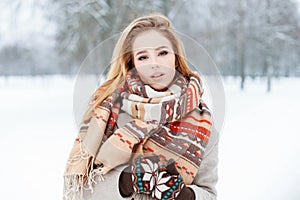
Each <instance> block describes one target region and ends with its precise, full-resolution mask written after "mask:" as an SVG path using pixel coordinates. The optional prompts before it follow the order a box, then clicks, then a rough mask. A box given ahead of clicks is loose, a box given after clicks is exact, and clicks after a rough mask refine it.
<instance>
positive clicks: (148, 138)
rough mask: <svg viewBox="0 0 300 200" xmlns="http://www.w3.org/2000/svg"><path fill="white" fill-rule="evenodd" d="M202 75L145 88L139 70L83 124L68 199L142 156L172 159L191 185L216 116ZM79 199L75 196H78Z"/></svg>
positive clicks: (67, 177)
mask: <svg viewBox="0 0 300 200" xmlns="http://www.w3.org/2000/svg"><path fill="white" fill-rule="evenodd" d="M202 94H203V89H202V83H201V79H200V77H199V76H198V75H197V76H191V77H189V78H188V80H187V79H186V78H185V77H183V76H182V75H181V74H179V73H177V74H176V76H175V79H174V81H173V82H172V84H171V86H170V87H169V88H168V90H167V91H155V90H154V89H152V88H151V87H150V86H148V85H144V84H143V83H142V81H141V80H140V78H139V76H138V75H137V72H136V70H132V71H130V72H128V74H127V75H126V80H125V83H124V84H123V85H122V86H121V87H120V88H118V89H117V90H115V91H114V92H113V93H112V94H111V96H109V97H108V98H106V99H105V100H104V101H103V102H102V103H101V105H99V106H98V107H96V109H95V110H94V112H93V115H92V116H91V117H90V119H88V120H87V121H84V122H83V123H82V124H81V126H80V131H79V136H78V137H77V138H76V140H75V142H74V146H73V148H72V151H71V153H70V156H69V160H68V163H67V167H66V171H65V175H64V181H65V185H64V187H65V188H64V198H65V199H74V197H76V196H77V197H78V196H80V194H81V195H82V188H83V187H86V186H87V187H88V188H89V189H91V190H93V184H94V183H96V177H100V178H102V179H103V175H105V174H106V173H107V172H109V171H110V170H111V169H113V168H115V167H117V166H119V165H121V164H126V163H128V162H130V161H131V160H132V159H133V158H135V157H136V156H138V155H141V154H142V155H153V154H155V155H158V156H159V158H160V161H159V163H158V164H159V165H166V163H167V162H168V160H169V159H174V160H175V161H176V168H177V170H178V172H179V173H180V175H181V176H182V177H183V180H184V182H185V183H186V184H191V183H192V181H193V180H194V178H195V175H196V173H197V171H198V169H199V167H200V164H201V160H202V156H203V154H204V152H205V148H206V145H207V143H208V140H209V136H210V129H211V125H212V124H211V115H210V112H209V110H208V108H207V106H206V104H205V103H204V102H203V101H202V99H201V97H202ZM75 199H76V198H75Z"/></svg>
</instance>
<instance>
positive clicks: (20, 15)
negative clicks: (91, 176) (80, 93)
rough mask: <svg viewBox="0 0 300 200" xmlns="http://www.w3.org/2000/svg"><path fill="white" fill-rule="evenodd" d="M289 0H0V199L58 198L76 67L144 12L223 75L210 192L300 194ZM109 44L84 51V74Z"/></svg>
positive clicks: (298, 50) (296, 43)
mask: <svg viewBox="0 0 300 200" xmlns="http://www.w3.org/2000/svg"><path fill="white" fill-rule="evenodd" d="M299 4H300V3H299V1H296V0H285V1H282V0H231V1H224V0H221V1H220V0H200V1H198V0H190V1H187V0H166V1H163V0H154V1H153V0H152V1H150V0H145V1H137V0H134V1H121V0H116V1H111V0H88V1H80V0H73V1H71V0H63V1H58V0H44V1H37V0H1V1H0V123H1V126H0V135H1V138H2V139H1V141H0V152H1V159H2V161H1V165H0V177H1V180H2V181H1V183H0V188H1V189H0V190H1V199H28V200H37V199H44V200H53V199H62V188H63V179H62V176H63V171H64V167H65V163H66V159H67V156H68V154H69V151H70V148H71V145H72V143H73V139H74V138H75V137H76V134H77V125H76V123H75V120H74V115H73V113H74V111H73V100H74V99H73V96H74V87H75V83H76V80H77V74H78V72H79V68H80V66H81V64H82V63H83V60H84V59H85V57H86V56H87V55H88V53H89V52H90V51H91V50H92V49H93V48H95V47H96V46H97V45H98V44H99V43H100V42H101V41H104V40H105V39H107V38H109V37H111V36H112V35H115V34H118V33H120V32H121V31H122V30H123V28H124V27H125V26H126V25H127V24H128V22H130V21H131V20H132V19H134V18H135V17H138V16H141V15H143V14H147V13H150V12H160V13H162V14H165V15H166V16H168V17H169V18H170V19H171V21H172V23H173V25H174V27H175V28H176V30H178V31H179V32H181V33H184V34H186V35H188V36H190V37H191V38H193V39H194V40H196V41H197V42H198V43H200V44H201V45H202V46H203V47H204V48H205V49H206V50H207V52H208V53H209V54H210V56H211V57H212V59H213V60H214V61H215V63H216V65H217V66H218V68H219V70H220V73H221V75H222V80H223V84H224V85H223V86H224V91H225V95H226V120H225V122H224V127H223V129H222V132H221V137H220V144H219V146H220V149H219V151H220V152H219V156H220V162H219V182H218V185H217V189H218V192H219V198H218V199H219V200H229V199H230V200H240V199H243V200H245V199H246V200H247V199H251V200H252V199H258V200H279V199H287V200H298V199H300V191H299V184H300V171H299V169H300V160H299V155H300V145H299V141H300V136H299V134H300V131H299V126H298V125H299V115H300V106H299V103H300V90H299V89H300V88H299V87H300V78H299V77H300V6H299ZM110 51H111V49H110V50H108V51H105V52H104V54H103V55H99V56H94V57H93V59H92V60H91V63H92V66H93V67H91V68H90V69H89V70H88V73H89V74H97V73H99V63H103V62H104V61H103V59H108V60H109V58H110V55H105V53H107V54H109V52H110ZM191 56H198V55H191ZM86 89H87V90H90V88H86ZM83 90H84V88H83Z"/></svg>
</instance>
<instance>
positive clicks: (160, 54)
mask: <svg viewBox="0 0 300 200" xmlns="http://www.w3.org/2000/svg"><path fill="white" fill-rule="evenodd" d="M168 53H169V52H167V51H161V52H159V54H158V55H159V56H165V55H167V54H168Z"/></svg>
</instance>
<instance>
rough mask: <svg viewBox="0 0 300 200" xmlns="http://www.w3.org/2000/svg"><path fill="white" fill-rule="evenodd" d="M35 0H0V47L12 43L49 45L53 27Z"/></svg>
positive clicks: (40, 4)
mask: <svg viewBox="0 0 300 200" xmlns="http://www.w3.org/2000/svg"><path fill="white" fill-rule="evenodd" d="M37 2H38V1H36V0H15V1H8V0H1V2H0V10H1V12H0V24H1V26H0V47H1V46H3V45H9V44H14V43H23V44H24V45H25V46H27V45H32V44H36V45H40V44H46V45H51V37H53V35H54V33H55V25H54V23H51V22H50V21H49V20H48V19H47V17H46V15H45V13H43V10H42V8H41V7H42V6H44V5H46V4H45V3H46V1H43V3H40V2H38V3H37Z"/></svg>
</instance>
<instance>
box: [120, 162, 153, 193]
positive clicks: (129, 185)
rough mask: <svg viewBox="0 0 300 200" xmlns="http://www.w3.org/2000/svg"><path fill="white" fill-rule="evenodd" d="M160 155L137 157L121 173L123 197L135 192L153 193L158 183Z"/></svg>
mask: <svg viewBox="0 0 300 200" xmlns="http://www.w3.org/2000/svg"><path fill="white" fill-rule="evenodd" d="M158 161H159V157H158V156H149V157H143V156H139V157H137V158H136V159H135V160H134V162H133V163H132V164H131V165H130V166H128V167H126V168H125V169H124V170H123V171H122V172H121V174H120V178H119V191H120V194H121V196H122V197H130V196H131V195H132V194H133V193H134V192H135V193H143V194H151V193H152V191H153V189H154V186H155V184H156V177H157V173H158V164H157V163H158Z"/></svg>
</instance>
